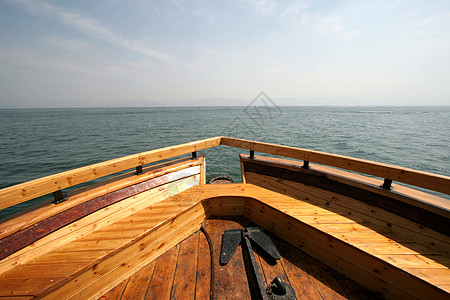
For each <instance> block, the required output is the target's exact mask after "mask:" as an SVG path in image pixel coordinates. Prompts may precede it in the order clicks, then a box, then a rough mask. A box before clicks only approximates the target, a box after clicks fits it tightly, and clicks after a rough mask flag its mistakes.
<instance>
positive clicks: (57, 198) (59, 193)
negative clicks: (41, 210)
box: [53, 190, 67, 204]
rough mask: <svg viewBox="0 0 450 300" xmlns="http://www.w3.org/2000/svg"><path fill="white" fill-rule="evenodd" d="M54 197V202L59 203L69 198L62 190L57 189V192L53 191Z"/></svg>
mask: <svg viewBox="0 0 450 300" xmlns="http://www.w3.org/2000/svg"><path fill="white" fill-rule="evenodd" d="M53 198H55V200H53V203H55V204H59V203H61V202H64V201H66V200H67V195H65V194H63V192H62V191H61V190H57V191H56V192H53Z"/></svg>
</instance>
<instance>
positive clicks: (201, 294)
mask: <svg viewBox="0 0 450 300" xmlns="http://www.w3.org/2000/svg"><path fill="white" fill-rule="evenodd" d="M210 297H211V251H210V248H209V244H208V241H207V239H206V236H205V235H204V234H203V233H200V234H199V244H198V257H197V274H196V285H195V299H198V300H202V299H204V300H207V299H210Z"/></svg>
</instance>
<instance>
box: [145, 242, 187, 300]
mask: <svg viewBox="0 0 450 300" xmlns="http://www.w3.org/2000/svg"><path fill="white" fill-rule="evenodd" d="M179 250H180V245H176V246H175V247H173V248H171V249H170V250H169V251H167V252H166V253H165V254H164V255H162V256H161V257H160V258H158V261H157V262H156V267H155V271H154V274H153V277H152V281H151V282H150V286H149V288H148V293H147V296H146V298H145V299H169V297H170V292H171V290H172V284H173V277H174V275H175V268H176V265H177V259H178V253H179Z"/></svg>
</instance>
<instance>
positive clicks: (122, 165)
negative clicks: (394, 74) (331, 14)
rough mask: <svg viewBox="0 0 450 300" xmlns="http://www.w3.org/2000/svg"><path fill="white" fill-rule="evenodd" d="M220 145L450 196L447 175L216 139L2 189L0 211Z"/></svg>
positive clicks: (327, 154)
mask: <svg viewBox="0 0 450 300" xmlns="http://www.w3.org/2000/svg"><path fill="white" fill-rule="evenodd" d="M220 145H225V146H231V147H234V148H241V149H246V150H250V151H258V152H262V153H267V154H272V155H277V156H282V157H287V158H294V159H298V160H303V161H307V162H313V163H318V164H323V165H328V166H332V167H337V168H340V169H344V170H349V171H355V172H359V173H364V174H367V175H372V176H376V177H380V178H384V179H389V180H393V181H399V182H402V183H406V184H410V185H414V186H417V187H421V188H425V189H429V190H433V191H436V192H440V193H444V194H448V195H450V177H449V176H445V175H439V174H433V173H429V172H424V171H419V170H414V169H409V168H404V167H399V166H395V165H389V164H385V163H379V162H374V161H369V160H365V159H359V158H353V157H349V156H343V155H338V154H331V153H327V152H321V151H315V150H308V149H303V148H298V147H290V146H283V145H276V144H270V143H263V142H257V141H250V140H244V139H237V138H230V137H223V136H217V137H213V138H209V139H204V140H198V141H194V142H190V143H185V144H179V145H176V146H170V147H165V148H159V149H155V150H150V151H146V152H141V153H138V154H134V155H129V156H125V157H120V158H116V159H113V160H108V161H105V162H100V163H96V164H93V165H88V166H84V167H81V168H77V169H73V170H69V171H65V172H61V173H57V174H54V175H49V176H45V177H42V178H38V179H35V180H31V181H28V182H24V183H20V184H17V185H14V186H10V187H7V188H4V189H1V190H0V199H1V201H0V209H4V208H7V207H9V206H13V205H16V204H19V203H22V202H25V201H28V200H31V199H34V198H37V197H40V196H43V195H46V194H49V193H52V192H55V191H58V190H62V189H64V188H67V187H71V186H74V185H77V184H80V183H83V182H87V181H90V180H93V179H96V178H100V177H103V176H107V175H111V174H115V173H118V172H121V171H124V170H128V169H131V168H134V167H138V166H143V165H146V164H149V163H153V162H157V161H161V160H164V159H168V158H173V157H176V156H180V155H185V154H188V153H191V152H196V151H200V150H205V149H209V148H213V147H217V146H220Z"/></svg>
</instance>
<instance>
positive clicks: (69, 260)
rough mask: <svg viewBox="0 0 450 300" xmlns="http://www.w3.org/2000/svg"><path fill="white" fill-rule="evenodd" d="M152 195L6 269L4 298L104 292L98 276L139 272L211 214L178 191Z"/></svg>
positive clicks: (0, 284)
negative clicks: (122, 214) (137, 205)
mask: <svg viewBox="0 0 450 300" xmlns="http://www.w3.org/2000/svg"><path fill="white" fill-rule="evenodd" d="M186 180H189V179H186ZM144 194H145V193H144ZM147 197H148V202H147V207H146V208H143V209H141V210H139V211H137V212H135V213H134V214H131V215H128V216H126V217H124V218H123V219H118V220H117V221H116V222H111V224H109V225H106V226H104V227H102V228H100V229H98V230H93V231H91V232H89V233H82V234H81V235H80V237H79V238H77V239H75V240H72V241H70V242H68V243H66V244H63V245H61V246H59V247H56V248H54V249H52V250H51V251H49V252H47V253H44V254H42V255H40V256H37V257H36V258H34V259H32V260H29V261H27V262H25V263H23V264H19V265H17V266H16V267H14V268H13V269H11V270H9V271H6V272H3V273H2V274H1V277H0V298H1V297H6V296H26V295H32V296H34V297H38V298H40V297H44V298H45V297H47V298H48V299H69V298H80V297H82V298H85V297H86V298H89V297H91V296H92V294H98V293H99V291H98V290H97V288H98V284H96V282H97V281H101V280H102V279H105V280H106V278H107V277H108V276H112V274H114V272H115V273H118V274H120V275H119V276H118V278H120V276H122V274H127V273H128V274H129V275H131V274H133V273H134V272H135V271H136V270H135V269H136V268H139V267H140V266H141V264H142V263H143V262H150V261H151V260H153V259H154V258H155V257H157V256H158V255H159V254H160V253H161V252H163V251H164V250H165V249H166V248H167V247H168V246H169V245H172V246H173V245H175V244H177V243H178V242H180V241H181V240H182V239H183V238H184V237H185V236H186V235H188V234H191V233H192V232H195V231H196V230H198V229H199V226H200V224H201V222H203V221H204V219H205V210H204V208H203V206H202V205H201V203H199V202H196V203H194V202H193V201H192V200H193V199H192V198H189V197H180V198H179V197H177V196H173V197H170V198H169V199H167V200H165V201H164V200H163V201H160V202H157V203H154V200H153V199H152V194H151V193H148V195H147ZM157 199H159V198H157ZM152 200H153V201H152ZM135 210H136V209H135ZM106 222H107V221H106ZM187 225H189V226H187ZM162 245H165V246H164V247H162ZM161 249H162V250H161ZM112 277H113V278H114V277H115V276H112ZM108 278H109V277H108ZM109 280H110V279H108V281H109ZM113 284H114V282H111V283H109V285H110V286H107V287H106V290H105V291H103V292H106V291H107V290H108V289H109V288H110V287H113V286H114V285H115V284H114V285H113ZM116 284H117V283H116ZM100 292H101V291H100Z"/></svg>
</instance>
